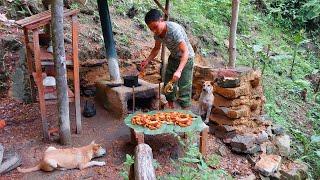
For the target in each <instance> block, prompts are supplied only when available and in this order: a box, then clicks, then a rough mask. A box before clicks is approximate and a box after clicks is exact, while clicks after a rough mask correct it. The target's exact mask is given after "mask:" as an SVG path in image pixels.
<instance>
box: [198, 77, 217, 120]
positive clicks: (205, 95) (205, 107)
mask: <svg viewBox="0 0 320 180" xmlns="http://www.w3.org/2000/svg"><path fill="white" fill-rule="evenodd" d="M202 83H203V85H202V91H201V94H200V98H199V115H200V116H201V115H203V114H204V113H205V114H206V118H205V121H204V122H205V123H208V122H209V117H210V114H211V109H212V106H213V100H214V96H213V85H212V84H213V82H211V81H203V82H202Z"/></svg>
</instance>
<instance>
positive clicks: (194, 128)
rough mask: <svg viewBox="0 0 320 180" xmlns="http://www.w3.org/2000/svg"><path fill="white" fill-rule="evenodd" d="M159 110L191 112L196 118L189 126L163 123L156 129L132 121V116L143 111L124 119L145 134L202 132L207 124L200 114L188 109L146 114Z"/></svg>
mask: <svg viewBox="0 0 320 180" xmlns="http://www.w3.org/2000/svg"><path fill="white" fill-rule="evenodd" d="M158 112H182V113H187V114H191V115H192V116H193V117H194V118H193V121H192V124H191V125H190V126H187V127H180V126H179V125H174V124H165V123H162V126H161V128H159V129H155V130H150V129H149V128H147V127H143V126H140V125H134V124H132V123H131V118H132V117H133V116H135V115H137V114H141V113H143V112H135V113H133V114H130V115H128V116H127V117H126V118H125V119H124V123H125V124H126V125H127V126H128V127H130V128H132V129H134V130H135V131H136V132H139V133H143V134H148V135H156V134H165V133H173V134H175V133H181V132H200V131H202V130H203V129H204V128H205V127H207V125H206V124H205V123H204V122H203V121H202V119H201V117H200V116H198V115H195V114H194V113H192V112H191V111H186V110H163V111H150V112H147V113H144V114H156V113H158Z"/></svg>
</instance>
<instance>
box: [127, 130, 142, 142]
mask: <svg viewBox="0 0 320 180" xmlns="http://www.w3.org/2000/svg"><path fill="white" fill-rule="evenodd" d="M130 133H131V142H132V143H134V144H142V143H144V134H143V133H138V132H136V131H135V130H134V129H132V128H130Z"/></svg>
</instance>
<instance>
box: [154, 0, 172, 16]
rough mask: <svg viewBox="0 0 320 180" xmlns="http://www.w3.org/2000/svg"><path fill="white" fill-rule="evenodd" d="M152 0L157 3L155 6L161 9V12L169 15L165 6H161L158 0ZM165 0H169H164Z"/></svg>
mask: <svg viewBox="0 0 320 180" xmlns="http://www.w3.org/2000/svg"><path fill="white" fill-rule="evenodd" d="M153 1H154V2H155V3H156V4H157V6H158V7H159V8H160V9H161V10H162V12H163V13H164V14H166V15H167V16H169V13H168V11H167V10H166V9H165V8H163V6H162V5H161V4H160V2H159V1H158V0H153ZM166 1H169V0H166Z"/></svg>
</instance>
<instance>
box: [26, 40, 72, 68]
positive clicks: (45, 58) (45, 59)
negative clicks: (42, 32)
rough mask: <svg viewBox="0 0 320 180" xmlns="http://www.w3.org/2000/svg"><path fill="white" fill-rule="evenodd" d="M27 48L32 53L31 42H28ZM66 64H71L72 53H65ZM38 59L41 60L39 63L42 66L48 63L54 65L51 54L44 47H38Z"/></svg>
mask: <svg viewBox="0 0 320 180" xmlns="http://www.w3.org/2000/svg"><path fill="white" fill-rule="evenodd" d="M27 48H28V49H29V50H30V51H31V52H32V54H34V48H33V43H32V42H31V43H28V45H27ZM66 56H67V65H68V66H72V65H73V61H72V55H70V54H67V55H66ZM40 60H41V65H42V66H48V65H54V62H53V55H52V53H49V52H48V51H47V49H46V48H45V47H40Z"/></svg>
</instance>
